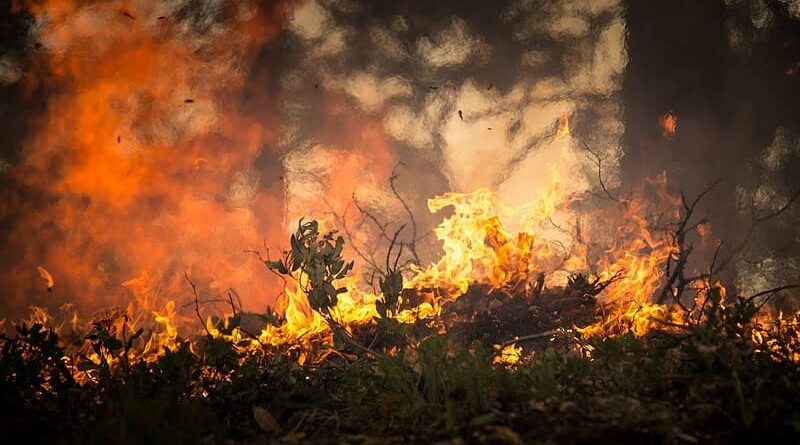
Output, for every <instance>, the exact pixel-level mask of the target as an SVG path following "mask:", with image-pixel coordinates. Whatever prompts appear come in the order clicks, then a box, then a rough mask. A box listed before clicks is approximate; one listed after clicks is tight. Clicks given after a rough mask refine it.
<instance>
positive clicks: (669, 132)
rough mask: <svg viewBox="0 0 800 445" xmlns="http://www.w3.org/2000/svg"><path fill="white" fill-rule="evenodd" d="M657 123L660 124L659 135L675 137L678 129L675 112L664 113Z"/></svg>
mask: <svg viewBox="0 0 800 445" xmlns="http://www.w3.org/2000/svg"><path fill="white" fill-rule="evenodd" d="M658 123H659V125H661V135H662V136H663V137H664V139H672V138H673V137H675V133H676V132H677V131H678V117H677V116H675V113H673V112H671V111H669V112H667V113H664V115H662V116H661V118H660V119H659V120H658Z"/></svg>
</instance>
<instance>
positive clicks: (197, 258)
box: [0, 0, 287, 311]
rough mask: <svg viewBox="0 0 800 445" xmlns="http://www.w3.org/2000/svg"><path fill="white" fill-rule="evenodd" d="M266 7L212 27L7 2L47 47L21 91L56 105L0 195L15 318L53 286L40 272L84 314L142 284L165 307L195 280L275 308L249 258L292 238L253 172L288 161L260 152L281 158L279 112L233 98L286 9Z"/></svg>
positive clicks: (272, 184) (119, 1)
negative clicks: (38, 279)
mask: <svg viewBox="0 0 800 445" xmlns="http://www.w3.org/2000/svg"><path fill="white" fill-rule="evenodd" d="M273 3H274V6H269V7H265V8H257V7H256V5H255V3H252V2H249V1H244V2H229V3H228V4H227V5H226V6H225V7H224V8H223V9H225V10H224V11H222V10H221V11H219V17H206V16H202V17H184V16H183V15H182V14H179V11H177V10H175V9H174V8H176V6H175V5H172V4H171V3H169V2H166V3H163V2H150V1H144V0H136V1H123V0H109V1H104V2H99V3H86V2H80V1H67V0H45V1H38V0H37V1H16V2H15V3H14V7H15V9H16V10H23V9H24V10H27V11H28V12H29V13H30V14H31V15H32V18H33V20H35V21H36V26H33V27H32V29H34V32H35V34H34V35H33V36H32V38H35V39H36V41H37V42H38V43H39V44H40V45H39V46H40V47H41V50H39V51H35V52H31V54H30V56H31V58H32V60H31V69H30V70H28V71H27V72H26V77H25V78H24V82H25V85H26V86H27V87H28V88H29V90H30V91H31V93H33V92H35V91H38V89H39V88H43V89H44V90H46V91H47V92H48V97H47V107H46V108H45V109H44V110H43V112H42V114H41V115H40V116H39V117H38V118H37V119H36V121H35V122H33V126H32V135H31V137H30V139H29V140H27V141H26V142H25V150H24V153H23V156H22V158H21V160H20V162H19V163H18V164H16V165H14V166H12V167H11V168H10V169H9V170H8V177H9V181H10V183H11V184H12V185H11V186H10V187H4V189H3V190H2V191H0V201H3V202H8V203H11V204H10V205H4V206H2V207H0V216H2V218H3V219H4V220H10V221H14V222H15V224H14V225H13V226H12V227H11V228H10V229H9V230H8V242H7V246H6V247H4V250H5V251H6V252H8V253H10V254H13V255H16V256H15V257H14V259H15V260H16V265H15V266H14V267H13V268H12V269H11V270H9V271H8V273H4V274H3V276H2V277H0V286H2V287H3V289H4V290H5V291H6V294H7V295H8V297H6V301H5V302H6V303H7V305H8V307H10V308H12V309H16V310H20V311H21V310H23V309H24V308H25V307H26V306H27V304H26V303H25V301H26V299H27V298H28V297H29V296H30V294H31V292H35V291H36V288H33V287H32V283H33V280H31V275H32V271H33V270H38V271H39V274H40V276H42V278H43V279H45V280H46V281H47V282H48V287H50V288H52V285H51V284H50V283H51V279H52V276H50V278H47V277H46V275H49V273H47V274H45V273H43V272H42V270H43V269H35V267H34V266H36V265H37V264H44V263H46V264H57V265H58V276H59V288H60V291H61V292H59V293H58V294H57V295H54V296H53V298H52V299H51V303H55V304H58V303H59V301H57V299H58V298H64V299H69V301H74V302H76V303H79V304H80V306H81V307H82V308H85V309H88V310H96V309H100V308H104V307H108V306H111V305H114V304H118V302H119V301H125V300H127V299H129V298H130V297H131V293H130V292H129V288H127V287H126V286H123V285H121V284H122V283H123V282H125V281H126V280H128V279H130V278H131V277H133V276H136V274H138V273H139V271H141V270H148V271H149V273H150V274H151V276H152V277H153V278H152V280H153V281H154V282H158V283H160V284H159V286H158V289H159V290H158V292H157V294H158V295H157V296H158V297H159V298H161V300H162V301H161V303H165V302H166V300H168V299H173V300H176V299H177V298H178V297H179V296H181V295H185V292H186V283H185V282H183V283H182V282H181V280H180V279H175V278H176V277H177V278H179V277H180V275H181V274H182V271H183V270H185V269H187V268H193V269H194V270H195V274H196V275H197V276H200V277H202V280H201V281H202V282H203V284H204V285H206V284H209V283H216V285H217V286H218V288H221V289H226V288H235V289H237V290H238V291H240V292H241V294H242V295H244V296H246V300H245V304H246V305H247V306H249V307H251V308H255V307H262V306H263V304H264V303H265V301H268V300H267V299H268V298H271V297H272V295H269V294H267V295H265V294H263V293H262V292H261V290H263V289H268V288H271V287H274V286H275V281H274V280H273V279H272V278H269V277H267V276H265V275H264V274H263V273H261V272H262V269H261V267H262V265H261V264H260V263H259V262H258V261H257V260H256V259H254V258H252V257H251V256H250V255H247V254H243V253H242V249H245V248H249V247H254V246H260V245H262V243H263V242H264V241H265V239H266V240H267V241H270V240H274V242H275V243H277V242H278V240H279V239H282V237H283V228H282V226H281V224H279V223H278V224H276V223H275V222H274V220H273V219H272V216H271V215H274V214H277V213H279V212H281V211H282V209H283V203H282V193H281V191H282V187H283V185H282V184H281V183H280V182H279V181H278V180H277V176H278V175H275V178H271V177H260V176H259V175H257V174H255V173H253V171H252V166H253V164H254V162H255V161H256V159H258V158H259V157H261V158H262V159H263V158H270V157H274V159H275V160H274V163H275V164H276V165H277V166H278V168H280V160H279V154H278V153H275V154H271V153H269V152H266V151H264V150H262V147H264V146H273V145H277V144H271V142H273V141H275V140H277V134H276V133H274V130H272V128H276V127H277V126H276V125H274V123H275V122H274V121H275V120H276V119H275V117H274V116H276V115H277V113H276V112H275V111H274V109H275V105H273V104H272V103H271V102H270V98H269V97H267V95H266V94H263V93H262V94H261V95H260V96H261V97H258V100H257V101H255V100H254V101H253V102H257V104H256V105H255V107H256V108H257V110H251V109H248V108H246V107H245V106H244V105H242V101H240V100H239V97H240V95H241V93H242V91H243V90H244V89H245V88H246V82H247V81H248V79H247V75H248V73H249V71H248V70H249V68H250V67H251V66H253V64H254V63H255V60H256V57H257V55H258V53H259V50H260V48H261V47H263V45H264V44H265V43H266V42H268V41H270V40H271V39H274V38H275V37H276V36H277V34H278V30H279V28H280V23H281V21H282V20H284V16H285V13H284V12H285V10H286V8H287V6H286V5H285V4H284V3H279V2H273ZM209 11H211V10H210V9H209ZM209 11H205V10H203V11H201V12H198V13H199V14H207V13H213V11H211V12H209ZM123 12H125V13H126V14H127V15H126V14H123ZM161 16H165V17H167V19H165V20H158V17H161ZM130 17H134V18H135V19H131V18H130ZM195 19H196V21H193V20H195ZM201 28H202V29H201ZM264 83H266V82H264ZM26 190H27V191H26ZM30 191H35V192H34V193H31V192H30ZM32 196H41V198H37V199H31V198H30V197H32ZM31 239H37V240H40V241H41V243H36V244H34V243H31V242H30V240H31ZM40 267H41V266H40ZM167 283H169V284H171V285H174V287H171V288H168V287H167V286H166V284H167ZM202 291H213V288H209V287H204V288H203V289H202ZM150 297H153V295H151V296H150ZM144 306H147V305H144Z"/></svg>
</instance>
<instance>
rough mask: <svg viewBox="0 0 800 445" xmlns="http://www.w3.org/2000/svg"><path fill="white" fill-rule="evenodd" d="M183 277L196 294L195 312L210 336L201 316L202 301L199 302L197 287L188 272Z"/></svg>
mask: <svg viewBox="0 0 800 445" xmlns="http://www.w3.org/2000/svg"><path fill="white" fill-rule="evenodd" d="M183 276H184V277H186V281H188V282H189V285H191V286H192V293H193V294H194V312H195V314H197V319H198V320H200V325H202V326H203V329H205V331H206V334H207V335H209V336H210V335H211V332H210V331H209V330H208V326H206V321H205V320H203V316H202V315H200V301H199V298H198V297H197V286H195V284H194V282H193V281H192V279H191V278H189V272H188V271H184V272H183Z"/></svg>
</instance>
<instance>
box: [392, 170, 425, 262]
mask: <svg viewBox="0 0 800 445" xmlns="http://www.w3.org/2000/svg"><path fill="white" fill-rule="evenodd" d="M401 165H403V166H404V165H405V164H403V163H402V162H398V163H397V164H396V165H395V166H394V168H392V175H391V176H389V187H390V188H391V189H392V193H393V194H394V196H395V197H397V200H398V201H400V204H402V205H403V208H404V209H405V211H406V214H407V215H408V219H409V220H410V221H411V241H410V242H408V243H407V244H408V250H410V251H411V255H413V256H414V261H416V264H417V265H419V264H420V260H419V255H417V241H418V240H417V220H416V219H414V213H413V212H412V211H411V208H410V207H409V206H408V204H407V203H406V201H405V200H404V199H403V197H402V196H400V193H399V192H398V191H397V186H396V184H395V181H396V180H397V177H398V176H399V174H398V173H396V170H397V167H399V166H401Z"/></svg>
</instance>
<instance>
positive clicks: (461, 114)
mask: <svg viewBox="0 0 800 445" xmlns="http://www.w3.org/2000/svg"><path fill="white" fill-rule="evenodd" d="M458 118H459V119H461V120H462V121H463V120H464V113H463V112H462V111H461V110H458Z"/></svg>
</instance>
